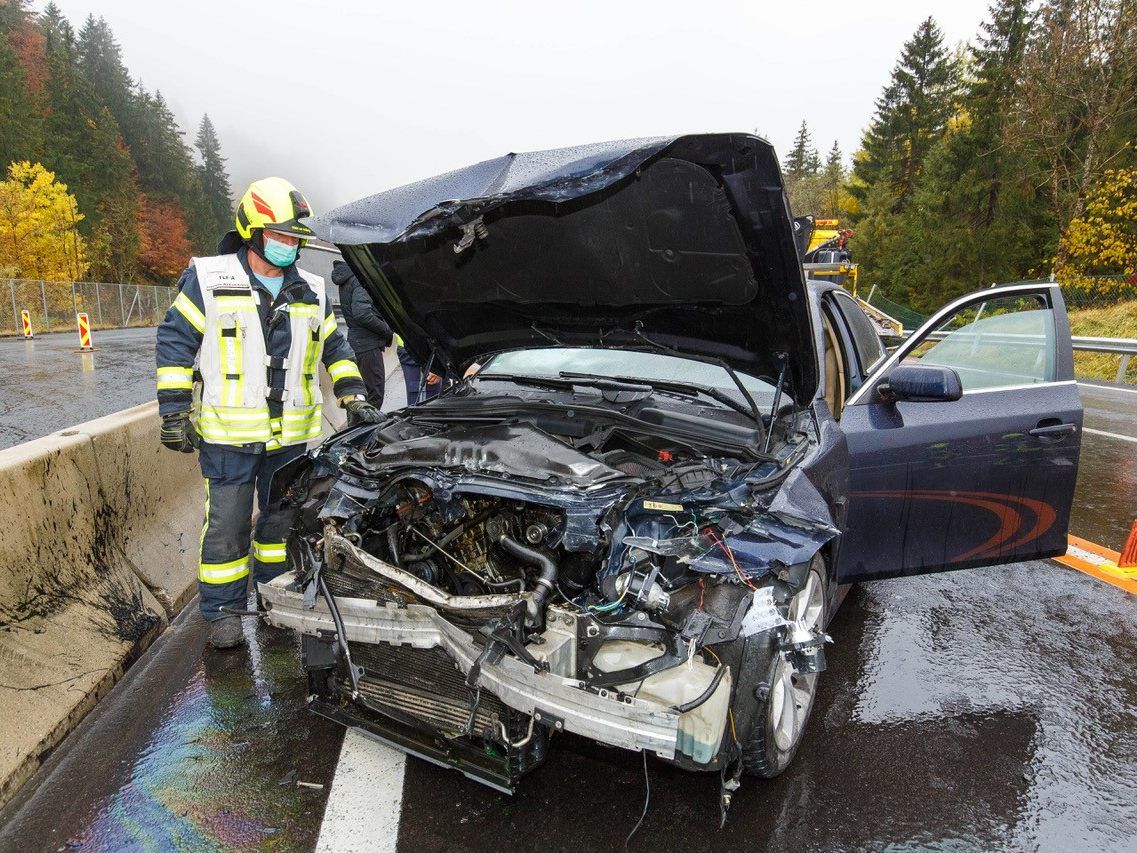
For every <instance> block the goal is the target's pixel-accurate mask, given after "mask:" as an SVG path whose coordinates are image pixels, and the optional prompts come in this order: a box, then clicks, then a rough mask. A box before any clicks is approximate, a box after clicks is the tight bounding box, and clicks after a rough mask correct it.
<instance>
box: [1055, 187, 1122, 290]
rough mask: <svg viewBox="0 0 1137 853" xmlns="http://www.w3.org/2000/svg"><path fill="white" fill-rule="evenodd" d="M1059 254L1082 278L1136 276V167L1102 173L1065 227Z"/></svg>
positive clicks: (1072, 270) (1106, 287)
mask: <svg viewBox="0 0 1137 853" xmlns="http://www.w3.org/2000/svg"><path fill="white" fill-rule="evenodd" d="M1062 253H1063V254H1064V255H1065V256H1066V258H1067V264H1068V269H1069V272H1070V273H1071V274H1074V275H1077V276H1079V277H1081V278H1083V279H1091V278H1098V277H1118V276H1126V277H1127V276H1130V275H1133V274H1134V273H1137V168H1131V169H1110V170H1107V171H1106V173H1105V174H1104V175H1103V176H1102V179H1101V180H1100V181H1099V182H1098V183H1097V184H1096V185H1095V186H1094V187H1093V189H1092V190H1091V191H1090V192H1089V193H1088V195H1087V197H1086V200H1085V203H1084V205H1083V210H1082V212H1081V214H1080V215H1079V216H1078V217H1077V218H1075V219H1072V220H1071V221H1070V224H1069V226H1067V228H1066V233H1065V234H1064V235H1063V238H1062ZM1099 289H1108V285H1106V286H1105V287H1104V288H1101V287H1100V286H1099Z"/></svg>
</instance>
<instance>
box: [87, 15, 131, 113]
mask: <svg viewBox="0 0 1137 853" xmlns="http://www.w3.org/2000/svg"><path fill="white" fill-rule="evenodd" d="M76 47H77V51H78V61H79V67H80V69H81V70H82V72H83V75H84V76H85V77H86V78H87V82H89V83H90V84H91V86H92V87H93V88H94V90H95V92H97V93H98V95H99V98H100V99H101V100H102V102H103V103H104V104H105V105H106V107H107V109H109V110H110V111H111V115H113V116H114V117H115V120H116V121H117V122H118V123H119V125H120V127H121V126H123V125H125V124H126V122H127V120H128V118H129V111H130V99H131V91H132V89H133V87H134V84H133V82H132V81H131V79H130V73H129V72H128V71H127V70H126V65H125V64H124V63H123V61H122V48H121V47H119V44H118V42H116V41H115V38H114V34H113V33H112V32H111V28H110V26H109V25H108V24H107V22H106V20H105V19H103V18H96V17H95V16H94V15H88V16H87V20H86V21H85V22H84V23H83V29H81V30H80V31H79V39H78V42H77V45H76Z"/></svg>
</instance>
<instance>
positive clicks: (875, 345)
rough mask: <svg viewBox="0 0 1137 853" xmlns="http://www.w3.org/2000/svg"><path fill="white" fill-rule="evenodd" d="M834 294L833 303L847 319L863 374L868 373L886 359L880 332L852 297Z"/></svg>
mask: <svg viewBox="0 0 1137 853" xmlns="http://www.w3.org/2000/svg"><path fill="white" fill-rule="evenodd" d="M832 293H833V302H834V304H835V305H836V307H837V310H838V311H840V312H841V316H842V317H844V318H845V325H846V326H848V327H849V333H850V334H851V335H852V337H853V348H854V349H855V350H856V351H857V360H858V361H859V362H860V363H861V373H862V374H864V373H868V372H869V370H871V369H872V366H873V365H874V364H876V363H877V362H878V361H880V360H881V359H882V358H884V344H883V343H882V342H881V340H880V332H878V331H877V329H876V326H874V325H873V322H872V320H870V319H869V318H868V316H866V314H865V312H864V311H862V310H861V307H860V306H859V305H857V303H856V302H855V301H854V300H853V298H852V297H851V296H848V295H847V294H845V293H841V292H840V291H833V292H832Z"/></svg>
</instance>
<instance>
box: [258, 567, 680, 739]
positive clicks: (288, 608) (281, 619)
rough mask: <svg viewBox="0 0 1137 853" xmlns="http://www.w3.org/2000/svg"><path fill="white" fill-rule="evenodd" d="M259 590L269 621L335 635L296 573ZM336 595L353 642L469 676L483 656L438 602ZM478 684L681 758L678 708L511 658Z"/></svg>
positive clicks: (558, 719)
mask: <svg viewBox="0 0 1137 853" xmlns="http://www.w3.org/2000/svg"><path fill="white" fill-rule="evenodd" d="M259 590H260V593H261V596H262V599H263V600H264V602H265V603H266V605H267V608H268V610H267V613H266V614H265V619H266V621H267V622H268V623H269V624H270V625H275V626H276V627H279V628H291V629H292V630H294V631H297V632H299V633H301V634H307V635H310V636H319V635H320V634H321V633H322V634H323V635H324V636H328V635H331V634H334V633H335V622H334V620H333V618H332V614H331V612H330V611H329V609H328V606H327V603H326V602H325V601H323V600H322V599H321V598H319V597H317V598H316V601H315V606H314V607H308V606H306V605H305V603H304V593H303V592H302V591H301V590H300V589H299V587H298V585H297V581H296V576H295V573H294V572H286V573H285V574H283V575H281V576H280V577H278V578H276V579H275V580H273V581H272V582H270V583H267V584H260V586H259ZM335 601H336V606H337V609H338V610H339V615H340V617H341V619H342V621H343V628H344V632H345V633H346V634H347V637H346V638H345V639H346V640H347V641H348V642H352V643H388V644H390V645H393V646H403V645H408V646H413V647H415V648H423V649H426V648H441V649H443V650H444V651H445V652H446V653H447V654H448V655H449V656H450V657H451V658H452V659H453V660H454V662H455V664H456V665H457V666H458V668H459V670H460V671H461V672H462V673H463V674H465V675H468V674H469V671H470V668H471V667H472V666H473V665H474V663H475V661H477V660H478V658H479V657H480V656H481V653H482V648H481V647H480V646H478V645H477V644H476V643H475V642H474V640H473V638H472V637H471V636H470V634H468V633H467V632H466V631H464V630H462V629H461V628H459V627H457V626H455V625H453V624H451V623H450V622H448V621H447V620H446V619H444V618H443V617H442V616H441V615H440V614H439V613H438V611H437V610H435V609H434V608H432V607H427V606H425V605H421V604H408V605H406V606H399V605H396V604H393V603H386V604H380V603H378V602H376V601H371V600H368V599H364V598H347V597H343V596H337V597H336V599H335ZM478 686H479V687H480V688H481V689H483V690H488V691H489V692H490V693H492V694H493V695H495V696H497V697H498V698H499V699H500V700H501V701H502V702H503V703H504V704H505V705H507V706H509V707H510V708H513V709H514V710H516V711H520V712H521V713H524V714H531V715H533V716H534V717H535V719H536V720H537V722H540V723H544V724H545V725H549V726H551V727H552V728H553V729H556V730H563V731H569V732H574V733H575V734H579V735H581V736H583V737H586V738H590V739H592V740H595V741H598V742H600V743H605V744H609V745H611V746H618V747H622V748H623V749H631V750H648V751H651V752H654V753H655V754H656V755H658V756H660V757H661V758H667V759H672V758H674V757H675V752H676V744H677V740H678V737H679V714H678V713H677V712H676V711H674V710H672V709H670V708H668V707H666V706H663V705H660V704H658V703H656V702H651V701H647V700H644V699H637V698H635V697H632V696H627V695H619V696H618V695H617V693H616V691H606V690H600V691H596V692H592V691H589V690H585V689H583V688H582V687H581V686H580V682H578V681H576V680H574V679H569V678H562V677H560V676H557V675H553V674H552V673H549V672H535V671H534V669H533V667H532V666H529V665H527V664H525V663H523V662H521V661H519V660H517V659H516V658H512V657H508V656H507V657H503V658H502V659H501V660H500V661H498V662H497V663H490V662H489V661H484V662H483V663H482V664H481V667H480V670H479V674H478Z"/></svg>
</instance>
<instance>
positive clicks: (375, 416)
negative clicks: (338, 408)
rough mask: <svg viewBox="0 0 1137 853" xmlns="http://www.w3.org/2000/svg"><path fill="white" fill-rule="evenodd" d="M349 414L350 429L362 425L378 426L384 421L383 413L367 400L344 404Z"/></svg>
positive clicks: (351, 401) (350, 401) (349, 401)
mask: <svg viewBox="0 0 1137 853" xmlns="http://www.w3.org/2000/svg"><path fill="white" fill-rule="evenodd" d="M343 407H344V411H346V412H347V425H348V426H349V427H353V426H359V425H360V424H377V423H379V421H381V420H383V413H382V412H380V411H379V410H378V409H376V408H375V407H374V406H372V405H371V404H370V403H368V402H367V401H366V400H348V401H347V402H346V403H344V404H343Z"/></svg>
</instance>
